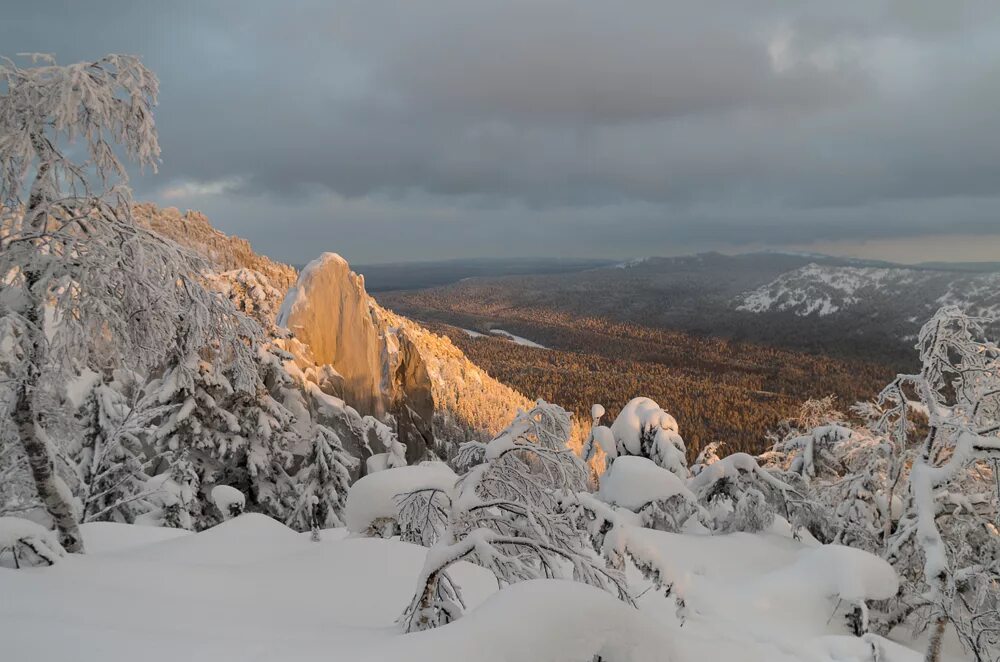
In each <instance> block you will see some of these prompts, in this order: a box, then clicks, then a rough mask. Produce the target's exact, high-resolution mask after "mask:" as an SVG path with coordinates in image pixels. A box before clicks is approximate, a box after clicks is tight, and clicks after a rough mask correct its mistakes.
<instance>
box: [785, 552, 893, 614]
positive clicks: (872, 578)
mask: <svg viewBox="0 0 1000 662" xmlns="http://www.w3.org/2000/svg"><path fill="white" fill-rule="evenodd" d="M777 574H778V575H785V576H786V578H788V579H790V580H792V581H802V582H810V583H811V585H812V586H813V587H814V588H815V589H816V590H817V591H822V592H825V594H826V595H827V596H836V597H838V598H841V599H843V600H846V601H848V602H855V603H856V602H860V601H862V600H885V599H887V598H891V597H892V596H894V595H896V591H897V590H899V578H898V577H897V576H896V571H895V570H893V568H892V566H891V565H889V563H888V562H886V561H885V560H884V559H880V558H879V557H877V556H875V555H874V554H869V553H868V552H865V551H862V550H860V549H854V548H852V547H845V546H843V545H823V546H822V547H815V548H813V549H808V550H805V551H803V552H802V554H801V555H800V557H799V560H798V561H796V562H795V563H794V564H792V565H791V567H789V568H787V569H786V570H783V571H781V572H780V573H777Z"/></svg>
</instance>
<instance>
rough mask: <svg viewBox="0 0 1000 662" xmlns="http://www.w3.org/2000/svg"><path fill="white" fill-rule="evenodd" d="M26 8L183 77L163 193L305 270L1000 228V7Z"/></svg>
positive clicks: (141, 185) (89, 43)
mask: <svg viewBox="0 0 1000 662" xmlns="http://www.w3.org/2000/svg"><path fill="white" fill-rule="evenodd" d="M7 4H9V5H11V6H9V7H8V6H4V7H3V11H2V16H3V18H2V19H0V44H3V51H4V53H5V54H10V53H14V52H19V51H46V52H54V53H56V54H57V55H58V57H59V58H60V60H62V61H72V60H77V59H83V58H90V57H96V56H99V55H100V54H103V53H105V52H111V51H123V52H132V53H138V54H140V55H142V56H143V57H144V58H145V61H146V62H147V64H148V65H149V66H150V67H151V68H153V69H154V70H155V71H156V72H157V74H158V75H159V76H160V78H161V81H162V94H161V104H160V108H159V109H158V115H157V120H158V125H159V127H160V134H161V143H162V147H163V151H164V157H163V159H164V160H163V166H162V168H161V170H160V172H159V174H158V175H156V176H155V177H153V176H143V177H139V178H137V180H136V182H135V184H136V187H137V188H138V190H139V195H140V196H141V197H147V198H153V199H156V200H158V201H160V202H162V203H165V204H175V205H178V206H182V207H196V208H202V209H204V210H206V211H207V212H209V213H210V214H211V215H212V217H213V220H214V221H215V222H216V223H217V224H218V225H219V226H221V227H222V228H223V229H224V230H226V231H229V232H235V233H239V234H242V235H244V236H247V237H249V238H250V239H251V240H252V241H254V243H255V245H256V246H257V247H258V248H261V249H262V250H265V251H267V252H270V253H272V254H274V255H276V256H278V257H282V258H285V259H290V260H293V261H302V260H303V259H306V258H307V257H308V256H309V255H310V254H312V253H314V252H316V251H317V250H318V249H319V248H321V247H322V248H328V249H334V250H341V251H343V252H345V253H347V254H348V256H349V257H353V258H355V259H361V260H378V259H384V260H391V259H405V258H407V257H412V258H424V257H441V256H449V255H451V256H460V255H488V254H507V255H517V254H577V255H579V254H587V255H600V254H611V255H628V254H649V253H657V252H673V253H676V252H684V251H685V250H688V249H693V248H705V247H712V246H719V247H737V248H738V247H739V246H741V245H751V244H765V245H766V244H771V245H779V244H791V243H796V244H808V243H810V242H816V241H825V240H838V241H840V240H857V241H862V240H866V239H883V238H892V237H894V236H899V237H912V236H918V235H935V234H942V233H952V234H954V233H968V234H997V233H1000V220H998V219H997V215H996V210H997V206H996V199H997V198H998V197H1000V112H998V111H1000V74H998V73H997V72H998V71H1000V66H998V65H1000V15H998V14H997V13H996V12H995V8H994V7H993V5H992V3H991V2H948V3H942V2H938V1H936V0H926V1H923V0H921V1H916V0H907V1H903V0H900V1H884V2H872V1H870V0H858V1H857V2H837V3H831V2H819V1H817V2H807V3H788V2H782V1H780V0H774V1H770V2H768V1H764V0H732V1H730V2H723V1H721V0H709V1H706V2H699V3H691V2H668V1H664V0H657V1H655V2H654V1H649V2H646V1H644V0H637V1H635V2H627V3H607V2H589V1H585V0H578V1H575V2H569V1H556V0H532V1H530V2H528V1H524V2H518V1H514V2H482V3H479V2H468V1H466V0H463V1H457V0H456V1H454V2H452V1H445V0H434V1H430V2H420V3H406V2H399V3H395V2H393V3H390V2H381V1H378V0H366V1H358V2H346V1H344V2H331V3H326V2H289V3H273V2H235V1H230V2H171V3H163V2H108V1H103V2H92V3H90V2H88V3H83V2H65V3H55V2H48V1H44V2H37V1H36V2H30V3H29V2H7V3H5V5H7ZM513 238H521V241H513V240H512V239H513Z"/></svg>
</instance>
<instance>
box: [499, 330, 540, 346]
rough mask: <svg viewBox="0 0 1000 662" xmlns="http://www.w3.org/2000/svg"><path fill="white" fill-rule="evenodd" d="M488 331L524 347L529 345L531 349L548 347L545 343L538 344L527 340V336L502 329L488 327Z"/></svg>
mask: <svg viewBox="0 0 1000 662" xmlns="http://www.w3.org/2000/svg"><path fill="white" fill-rule="evenodd" d="M490 333H492V334H493V335H495V336H500V337H501V338H506V339H507V340H509V341H511V342H512V343H514V344H517V345H522V346H524V347H531V348H532V349H548V347H546V346H545V345H539V344H538V343H536V342H534V341H532V340H528V339H527V338H522V337H521V336H515V335H514V334H513V333H510V332H509V331H504V330H503V329H490Z"/></svg>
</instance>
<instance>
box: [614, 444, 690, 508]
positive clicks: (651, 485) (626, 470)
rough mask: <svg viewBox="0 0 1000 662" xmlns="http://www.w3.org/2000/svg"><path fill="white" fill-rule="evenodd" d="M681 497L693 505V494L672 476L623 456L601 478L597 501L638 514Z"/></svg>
mask: <svg viewBox="0 0 1000 662" xmlns="http://www.w3.org/2000/svg"><path fill="white" fill-rule="evenodd" d="M678 495H680V496H682V497H684V498H685V499H686V500H688V501H691V502H694V501H695V500H696V499H695V496H694V494H693V493H692V492H691V491H690V490H689V489H688V488H687V486H686V485H685V484H684V481H682V480H681V479H680V478H678V477H677V476H676V475H675V474H673V473H671V472H670V471H667V470H666V469H664V468H662V467H658V466H657V465H656V464H654V463H653V461H652V460H649V459H647V458H644V457H636V456H626V457H620V458H618V459H617V460H615V462H614V464H612V465H611V467H610V468H609V469H608V470H607V471H605V472H604V474H603V475H602V476H601V488H600V490H598V492H597V498H599V499H600V500H602V501H604V502H605V503H610V504H613V505H618V506H622V507H624V508H628V509H629V510H633V511H634V510H639V509H641V508H642V507H643V506H645V505H646V504H648V503H650V502H651V501H659V500H666V499H669V498H671V497H674V496H678Z"/></svg>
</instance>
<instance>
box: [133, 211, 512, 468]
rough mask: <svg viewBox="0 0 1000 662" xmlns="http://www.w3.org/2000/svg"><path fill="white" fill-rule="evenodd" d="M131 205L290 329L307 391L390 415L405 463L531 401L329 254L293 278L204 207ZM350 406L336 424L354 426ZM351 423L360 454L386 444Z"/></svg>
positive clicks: (267, 319) (486, 427) (486, 429)
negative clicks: (371, 291)
mask: <svg viewBox="0 0 1000 662" xmlns="http://www.w3.org/2000/svg"><path fill="white" fill-rule="evenodd" d="M135 213H136V217H137V218H138V219H139V220H140V221H141V222H143V223H144V224H145V225H147V226H148V227H150V228H151V229H153V230H154V231H156V232H158V233H160V234H163V235H164V236H167V237H169V238H171V239H173V240H175V241H177V242H178V243H180V244H182V245H184V246H186V247H188V248H190V249H192V250H194V251H196V252H198V253H201V254H202V255H204V256H205V257H206V259H208V261H209V262H210V263H211V264H212V265H214V266H215V267H216V269H217V270H218V272H219V274H221V277H220V276H215V277H214V280H215V281H216V285H217V286H218V287H219V288H220V289H221V290H223V291H225V292H230V293H231V292H239V293H240V294H241V296H240V297H239V298H240V299H241V300H242V301H243V304H242V307H243V308H244V309H245V312H248V313H249V314H251V315H252V316H254V317H255V318H257V319H258V321H260V322H261V323H262V324H263V325H264V326H265V327H268V326H270V325H273V324H274V323H275V322H279V323H280V324H281V326H285V327H286V328H288V329H290V330H291V332H292V333H293V334H294V336H295V338H293V339H289V340H288V341H286V342H285V343H284V344H285V345H286V346H287V347H288V348H289V349H291V350H293V351H292V354H293V355H294V356H295V363H296V368H295V369H296V370H297V371H298V372H299V373H301V375H303V376H304V377H303V379H304V380H305V381H306V382H308V383H309V384H312V385H313V386H315V388H314V389H313V390H315V391H316V395H317V396H318V397H322V396H323V395H328V396H331V397H332V398H336V399H342V400H343V401H344V403H346V405H347V409H348V410H350V412H353V410H357V414H360V415H361V417H362V418H367V416H368V415H370V416H372V417H375V418H378V419H380V420H383V421H387V422H389V423H390V425H391V426H392V427H394V429H395V430H396V431H397V434H398V437H399V441H401V442H403V443H404V444H405V445H406V447H407V451H406V456H407V457H406V459H407V461H408V462H410V463H413V462H416V461H419V460H420V459H422V458H423V457H425V456H427V455H428V451H430V452H432V453H433V454H434V455H437V456H439V457H449V456H451V455H452V454H453V453H454V451H455V450H456V448H457V445H458V444H459V443H461V442H463V441H467V440H471V439H476V440H488V439H489V438H490V437H491V436H492V435H493V434H495V433H497V432H499V431H500V430H501V429H503V427H504V426H505V425H506V424H507V423H509V422H510V420H511V419H512V418H513V417H514V415H515V414H516V413H517V411H518V409H522V408H526V407H528V406H529V405H530V402H529V401H528V399H527V398H525V397H524V396H523V395H521V394H520V393H518V392H516V391H514V390H513V389H511V388H509V387H507V386H505V385H503V384H501V383H499V382H497V381H496V380H495V379H493V378H492V377H490V376H489V375H488V374H487V373H486V372H485V371H484V370H482V369H481V368H479V367H478V366H476V365H474V364H473V363H472V362H471V361H469V360H468V359H467V358H466V357H465V355H464V354H463V353H462V352H461V350H459V349H458V348H457V347H455V346H454V345H453V344H452V342H451V341H450V340H449V339H447V338H444V337H442V336H438V335H436V334H433V333H431V332H429V331H428V330H427V329H425V328H423V327H421V326H420V325H419V324H416V323H415V322H413V321H412V320H409V319H407V318H405V317H402V316H400V315H396V314H395V313H393V312H391V311H389V310H386V309H384V308H382V307H380V306H379V305H378V304H377V303H376V302H375V301H374V299H372V298H371V297H370V296H369V295H368V293H367V292H366V291H365V285H364V278H363V277H362V276H360V275H358V274H355V273H354V272H352V271H351V269H350V267H349V265H348V264H347V262H346V261H345V260H344V259H343V258H341V257H340V256H338V255H335V254H332V253H327V254H324V255H323V256H321V257H320V258H319V259H317V260H315V261H314V262H313V263H311V264H310V265H309V266H307V267H306V268H305V269H303V271H302V274H301V275H299V277H298V278H296V276H297V274H296V271H295V269H294V268H292V267H290V266H288V265H285V264H282V263H280V262H275V261H272V260H270V259H268V258H267V257H265V256H262V255H258V254H257V253H254V251H253V250H252V249H251V247H250V244H249V243H248V242H246V241H245V240H243V239H240V238H237V237H229V236H227V235H225V234H223V233H222V232H219V231H218V230H216V229H215V228H213V227H212V226H211V224H210V223H209V221H208V219H207V218H206V217H205V216H204V215H203V214H200V213H198V212H191V211H188V212H184V213H181V212H180V211H178V210H177V209H173V208H167V209H158V208H157V207H155V206H153V205H146V204H143V205H137V208H136V211H135ZM223 272H225V273H223ZM286 291H287V292H288V294H287V296H285V297H284V301H282V300H281V293H283V292H286ZM279 305H280V309H279ZM275 311H277V314H276V313H275ZM309 388H312V387H311V386H310V387H309ZM350 412H349V413H350ZM357 414H354V415H352V416H348V417H346V418H345V419H344V420H345V421H347V422H346V423H344V426H346V427H347V428H351V429H353V428H355V427H358V420H360V419H358V417H357ZM344 426H341V427H344ZM356 432H359V433H360V434H354V435H349V436H355V437H358V439H357V440H353V441H356V442H357V443H359V444H361V446H357V445H356V444H355V443H352V440H351V439H345V440H344V441H345V444H346V445H350V446H353V447H356V448H357V452H358V453H359V454H360V455H362V456H363V455H365V454H367V453H379V452H383V451H384V450H385V448H383V446H384V445H385V444H384V443H383V442H384V440H382V439H381V438H380V435H379V434H377V428H376V427H375V426H372V425H370V424H365V425H363V426H362V429H360V430H358V431H356ZM366 444H367V446H366ZM368 447H370V450H368Z"/></svg>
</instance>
